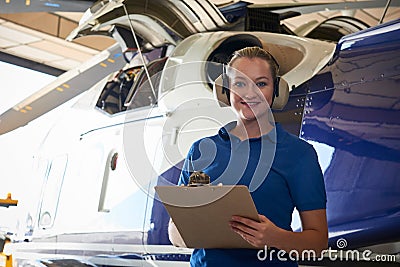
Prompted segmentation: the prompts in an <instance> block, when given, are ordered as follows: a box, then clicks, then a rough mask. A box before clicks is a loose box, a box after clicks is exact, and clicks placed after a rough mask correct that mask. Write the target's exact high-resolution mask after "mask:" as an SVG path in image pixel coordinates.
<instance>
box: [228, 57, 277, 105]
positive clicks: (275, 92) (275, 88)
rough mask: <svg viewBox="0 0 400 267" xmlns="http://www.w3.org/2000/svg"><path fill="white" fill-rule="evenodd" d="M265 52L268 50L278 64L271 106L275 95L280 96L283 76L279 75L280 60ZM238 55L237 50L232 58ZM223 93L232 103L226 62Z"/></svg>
mask: <svg viewBox="0 0 400 267" xmlns="http://www.w3.org/2000/svg"><path fill="white" fill-rule="evenodd" d="M264 51H265V52H267V54H268V55H269V56H270V57H271V59H272V61H273V62H274V63H275V65H276V67H277V68H276V78H275V79H274V94H273V95H272V103H271V107H272V104H273V103H274V99H275V97H279V83H280V80H281V77H280V76H279V75H278V73H279V64H278V61H276V59H275V58H274V56H273V55H271V53H269V52H268V51H266V50H264ZM236 55H238V54H237V53H236V52H235V53H233V55H232V56H231V57H230V58H233V57H234V56H236ZM221 77H222V94H224V95H226V97H227V100H228V103H229V105H230V104H231V100H230V89H229V87H230V81H229V76H228V74H227V65H226V64H224V65H223V66H222V75H221Z"/></svg>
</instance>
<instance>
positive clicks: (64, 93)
mask: <svg viewBox="0 0 400 267" xmlns="http://www.w3.org/2000/svg"><path fill="white" fill-rule="evenodd" d="M125 64H126V62H125V60H124V58H123V56H122V54H121V48H120V47H119V45H118V44H115V45H113V46H112V47H110V48H109V49H106V50H104V51H103V52H101V53H99V54H98V55H96V56H94V57H93V58H92V59H90V60H89V61H87V62H86V63H84V64H83V65H81V66H79V67H77V68H75V69H72V70H70V71H68V72H66V73H64V74H62V75H60V76H59V77H58V78H57V79H56V80H55V81H54V82H52V83H50V84H49V85H47V86H46V87H44V88H43V89H41V90H40V91H38V92H36V93H34V94H33V95H31V96H30V97H28V98H26V99H25V100H24V101H22V102H20V103H19V104H17V105H15V106H14V107H12V108H10V109H9V110H7V111H6V112H4V113H3V114H1V115H0V134H5V133H7V132H10V131H12V130H14V129H17V128H18V127H21V126H24V125H26V124H27V123H29V122H30V121H32V120H34V119H36V118H38V117H40V116H41V115H43V114H45V113H47V112H48V111H50V110H52V109H54V108H56V107H58V106H60V105H61V104H63V103H65V102H66V101H68V100H70V99H72V98H73V97H75V96H77V95H79V94H81V93H82V92H85V91H86V90H87V89H89V88H90V87H92V86H93V85H94V84H96V83H97V82H98V81H99V80H100V79H99V77H106V76H107V75H109V74H110V73H112V72H115V71H117V70H119V69H121V68H122V67H123V66H124V65H125Z"/></svg>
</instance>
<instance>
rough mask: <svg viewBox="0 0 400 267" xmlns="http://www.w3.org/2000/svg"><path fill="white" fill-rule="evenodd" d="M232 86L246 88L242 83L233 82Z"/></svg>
mask: <svg viewBox="0 0 400 267" xmlns="http://www.w3.org/2000/svg"><path fill="white" fill-rule="evenodd" d="M234 85H235V86H236V87H244V86H246V84H245V83H244V82H235V83H234Z"/></svg>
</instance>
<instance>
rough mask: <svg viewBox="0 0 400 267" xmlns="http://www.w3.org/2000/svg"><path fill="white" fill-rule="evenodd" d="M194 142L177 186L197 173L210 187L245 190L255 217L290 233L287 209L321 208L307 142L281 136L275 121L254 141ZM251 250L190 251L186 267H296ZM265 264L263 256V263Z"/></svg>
mask: <svg viewBox="0 0 400 267" xmlns="http://www.w3.org/2000/svg"><path fill="white" fill-rule="evenodd" d="M233 126H234V125H232V124H230V125H229V124H228V125H227V126H225V127H223V128H221V129H220V130H219V132H218V134H217V135H214V136H211V137H206V138H203V139H200V140H198V141H197V142H195V143H194V144H193V145H192V147H191V148H190V150H189V153H188V155H187V158H186V160H185V163H184V166H183V169H182V172H181V176H180V179H179V184H188V182H189V176H190V174H191V173H192V172H193V171H203V172H205V173H206V174H208V175H209V176H210V178H211V183H212V184H218V183H222V184H230V185H231V184H240V185H246V186H248V187H249V190H250V192H251V195H252V197H253V200H254V203H255V205H256V207H257V211H258V213H259V214H262V215H264V216H266V217H267V218H268V219H269V220H271V221H272V222H273V223H274V224H275V225H277V226H278V227H280V228H283V229H286V230H291V227H290V225H291V220H292V213H293V209H294V208H296V209H297V210H298V211H300V212H301V211H307V210H316V209H325V208H326V193H325V185H324V180H323V175H322V172H321V168H320V166H319V163H318V158H317V154H316V152H315V150H314V148H313V147H312V145H310V144H309V143H307V142H305V141H304V140H301V139H299V138H298V137H297V136H294V135H292V134H289V133H288V132H286V131H285V130H284V129H283V128H282V127H281V126H280V125H279V124H278V123H277V124H276V127H275V128H274V130H273V131H271V132H270V133H268V134H266V135H264V136H261V137H259V138H251V139H247V140H243V141H241V140H240V139H239V138H237V137H236V136H234V135H232V134H230V133H229V130H230V128H232V127H233ZM257 253H258V250H257V249H254V250H252V249H195V250H194V251H193V254H192V257H191V259H190V263H191V265H192V266H230V267H232V266H244V265H246V266H266V265H267V266H275V264H277V266H296V263H294V262H291V261H278V260H277V259H276V258H274V259H273V260H272V262H268V264H267V262H266V261H260V260H259V259H258V257H257ZM268 260H269V257H268V259H267V261H268Z"/></svg>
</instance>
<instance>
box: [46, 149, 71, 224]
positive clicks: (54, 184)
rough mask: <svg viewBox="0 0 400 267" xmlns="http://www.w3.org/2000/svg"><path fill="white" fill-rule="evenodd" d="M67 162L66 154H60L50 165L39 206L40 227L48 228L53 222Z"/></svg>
mask: <svg viewBox="0 0 400 267" xmlns="http://www.w3.org/2000/svg"><path fill="white" fill-rule="evenodd" d="M67 163H68V157H67V155H62V156H59V157H57V158H55V159H54V160H53V161H52V163H51V165H50V171H49V173H48V176H47V181H46V184H45V187H44V191H43V197H42V204H41V207H40V217H39V226H40V227H42V228H50V227H52V225H53V223H54V218H55V216H56V213H57V206H58V200H59V195H60V191H61V187H62V184H63V180H64V174H65V169H66V167H67Z"/></svg>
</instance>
